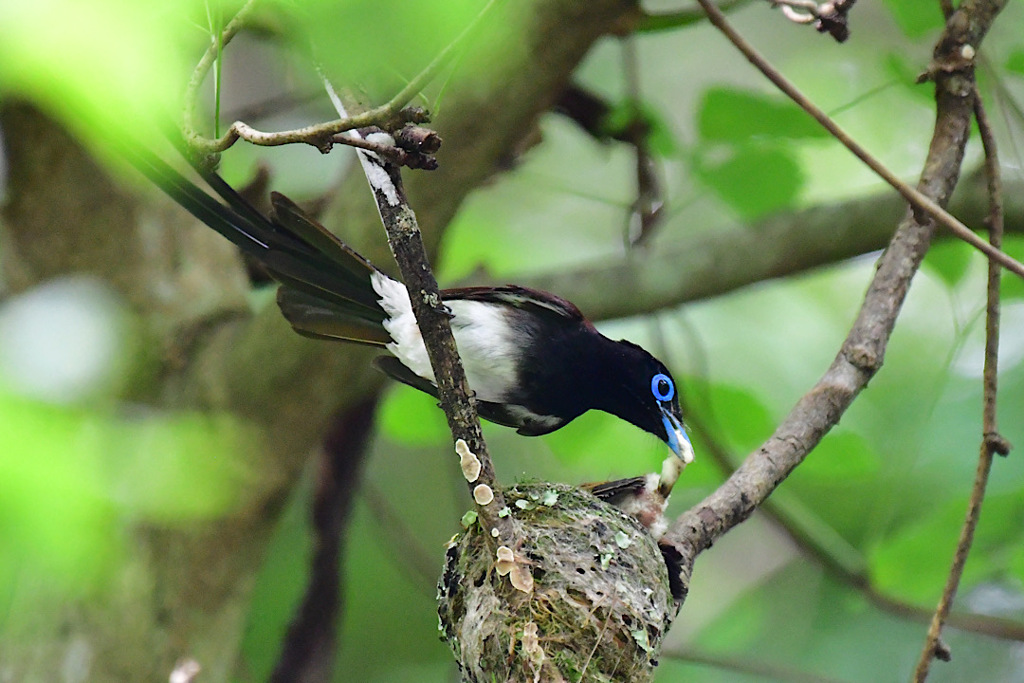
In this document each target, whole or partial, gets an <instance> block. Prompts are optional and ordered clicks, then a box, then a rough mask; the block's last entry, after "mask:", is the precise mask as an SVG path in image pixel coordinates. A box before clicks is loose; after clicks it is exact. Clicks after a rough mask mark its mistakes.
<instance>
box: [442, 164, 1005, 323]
mask: <svg viewBox="0 0 1024 683" xmlns="http://www.w3.org/2000/svg"><path fill="white" fill-rule="evenodd" d="M1004 199H1005V202H1006V230H1007V232H1015V233H1024V184H1021V183H1019V182H1013V183H1007V187H1006V191H1005V192H1004ZM985 201H986V200H985V191H984V183H983V182H974V179H973V178H971V179H969V180H968V182H964V183H961V184H960V187H958V188H957V192H956V194H955V195H954V196H953V199H952V201H951V202H950V206H951V208H952V209H953V210H954V212H955V213H956V214H957V215H959V216H963V217H964V219H965V220H966V222H967V223H972V224H973V223H976V224H979V225H980V224H981V223H982V222H983V221H984V220H985V214H986V208H985ZM905 209H906V203H905V202H904V201H903V199H902V198H901V197H900V196H898V195H896V194H895V193H892V192H883V193H879V194H875V195H871V196H868V197H863V198H858V199H852V200H848V201H843V202H838V203H835V204H828V205H822V206H816V207H812V208H809V209H804V210H802V211H796V212H787V213H780V214H777V215H774V216H769V217H767V218H764V219H761V220H759V221H757V222H756V223H753V224H748V225H742V226H737V227H735V228H730V229H716V230H712V231H709V232H707V233H701V234H697V235H694V234H687V235H683V236H681V237H680V238H679V239H677V240H673V241H672V243H671V244H661V245H659V246H658V248H657V249H656V250H648V251H644V250H634V251H632V252H630V253H629V254H627V256H626V257H619V258H615V259H605V260H595V261H594V262H592V263H585V264H582V265H579V266H576V267H574V268H564V269H560V270H558V269H556V270H551V271H547V272H543V273H524V274H522V275H518V276H509V277H508V281H510V282H517V283H519V284H522V285H526V286H528V287H533V288H535V289H540V290H544V291H548V292H557V293H558V294H559V296H563V297H565V298H566V299H568V300H570V301H572V302H573V303H575V304H576V305H577V306H579V307H580V310H582V311H584V312H585V313H586V315H587V318H589V319H590V320H607V319H610V318H621V317H626V316H631V315H641V314H644V313H653V312H655V311H660V310H663V309H665V308H670V307H673V306H678V305H679V304H683V303H686V302H689V301H696V300H699V299H705V298H709V297H713V296H719V295H722V294H727V293H729V292H731V291H734V290H736V289H739V288H740V287H744V286H747V285H750V284H754V283H757V282H763V281H765V280H768V279H771V278H776V277H786V276H789V275H796V274H799V273H803V272H806V271H808V270H811V269H813V268H819V267H822V266H828V265H834V264H836V263H839V262H841V261H844V260H846V259H850V258H854V257H856V256H861V255H863V254H867V253H870V252H873V251H879V250H881V249H884V248H885V245H886V244H887V243H888V242H889V240H890V239H892V233H893V227H892V226H893V224H895V223H896V222H897V221H899V219H900V216H901V215H902V212H903V211H904V210H905ZM942 237H943V235H942V234H940V235H936V238H937V239H939V238H942ZM505 281H506V279H505V277H504V276H502V278H501V280H500V281H499V280H498V279H497V278H494V277H488V276H486V275H485V274H484V273H480V274H477V275H474V276H473V277H471V278H468V279H467V280H465V281H464V282H460V284H472V285H481V284H501V283H502V282H505Z"/></svg>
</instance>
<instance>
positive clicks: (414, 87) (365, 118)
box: [183, 0, 497, 155]
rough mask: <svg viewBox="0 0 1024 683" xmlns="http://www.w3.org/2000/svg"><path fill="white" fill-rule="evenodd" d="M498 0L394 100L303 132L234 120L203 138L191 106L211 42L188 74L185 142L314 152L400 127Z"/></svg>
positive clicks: (234, 28) (210, 147)
mask: <svg viewBox="0 0 1024 683" xmlns="http://www.w3.org/2000/svg"><path fill="white" fill-rule="evenodd" d="M254 1H255V0H249V1H248V2H247V3H246V4H245V5H244V6H243V7H242V9H241V10H239V12H238V14H236V15H235V17H234V18H233V19H232V20H231V22H230V23H228V25H227V26H226V27H225V29H224V31H223V33H222V34H221V39H220V43H221V44H222V46H224V45H227V44H228V42H230V41H231V39H232V38H234V36H235V34H236V33H237V32H238V30H239V29H240V28H241V27H242V26H244V23H245V20H246V18H247V15H248V13H249V10H250V9H251V7H252V4H253V2H254ZM496 2H497V0H490V2H488V3H487V4H486V5H485V6H484V7H483V9H481V10H480V12H478V13H477V15H476V16H475V17H474V18H473V20H472V21H471V22H469V25H468V26H466V28H464V29H463V30H462V32H461V33H460V34H459V35H458V36H456V38H455V40H453V41H452V42H450V43H448V45H446V46H445V48H444V49H443V50H441V52H440V53H438V55H437V56H436V57H434V59H433V60H432V61H431V62H430V64H428V65H427V66H426V68H424V69H423V70H422V71H420V73H419V74H417V75H416V77H415V78H413V79H412V80H411V81H409V83H408V84H407V85H406V86H405V87H404V88H402V89H401V90H400V91H399V92H398V94H396V95H395V96H394V97H392V98H391V99H390V100H389V101H388V102H386V103H385V104H383V105H381V106H379V107H375V108H373V109H370V110H367V111H365V112H363V113H361V114H357V115H355V116H346V117H342V118H340V119H336V120H334V121H327V122H324V123H318V124H315V125H312V126H305V127H303V128H296V129H293V130H285V131H277V132H267V131H261V130H257V129H256V128H253V127H252V126H250V125H249V124H247V123H245V122H244V121H235V122H234V123H232V124H231V126H230V127H229V128H228V130H227V131H225V133H224V135H222V136H220V137H219V138H216V139H210V138H207V137H205V136H203V135H201V134H200V133H199V132H198V130H199V128H198V126H197V125H196V122H195V104H196V97H197V92H198V89H199V86H200V85H201V84H202V82H203V79H204V78H205V77H206V73H207V72H208V71H209V68H210V63H212V61H213V59H214V58H215V56H216V50H215V44H216V42H217V41H213V44H211V47H210V48H208V49H207V51H206V54H204V55H203V58H202V59H201V60H200V62H199V64H198V65H197V66H196V69H195V71H194V72H193V74H192V78H191V80H190V81H189V85H188V90H187V91H186V98H185V102H186V106H185V123H184V131H183V134H184V137H185V140H186V142H188V144H189V145H190V146H191V147H192V148H193V149H195V150H196V151H197V152H199V153H201V154H205V155H209V154H217V153H219V152H223V151H224V150H226V149H227V148H228V147H231V145H233V144H235V142H237V141H238V140H239V139H243V140H245V141H246V142H249V143H252V144H254V145H260V146H266V147H275V146H279V145H290V144H296V143H304V144H309V145H313V146H314V147H316V148H317V149H323V145H324V141H325V140H327V139H329V138H330V137H331V136H332V135H336V134H338V133H343V132H345V131H350V130H355V129H357V128H368V127H370V126H378V127H380V128H383V129H385V130H394V129H395V128H398V127H399V126H401V125H402V124H404V123H407V122H409V121H410V120H413V119H410V118H409V116H407V115H404V114H403V109H402V108H403V107H405V105H406V104H408V102H409V101H410V100H412V98H413V97H415V96H416V94H417V93H419V92H420V90H422V89H423V87H424V86H425V85H426V84H427V83H428V82H429V81H430V80H431V79H432V78H433V77H434V76H435V75H437V72H438V71H439V70H440V69H441V68H442V67H444V65H445V64H447V63H448V61H449V60H450V59H451V58H452V56H453V55H454V54H455V50H456V49H457V48H458V47H459V46H460V45H461V44H462V43H463V42H464V41H465V40H466V38H467V36H469V35H470V34H471V33H472V32H473V31H474V30H475V29H476V27H477V26H479V25H480V22H481V21H482V19H483V18H484V17H485V16H486V15H487V13H488V11H489V10H490V9H491V7H493V6H494V4H495V3H496ZM413 122H415V123H423V120H422V119H420V120H414V121H413Z"/></svg>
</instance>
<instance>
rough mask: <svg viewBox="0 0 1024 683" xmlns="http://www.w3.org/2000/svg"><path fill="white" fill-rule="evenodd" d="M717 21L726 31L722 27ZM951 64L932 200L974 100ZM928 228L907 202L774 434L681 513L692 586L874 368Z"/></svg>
mask: <svg viewBox="0 0 1024 683" xmlns="http://www.w3.org/2000/svg"><path fill="white" fill-rule="evenodd" d="M700 2H701V4H702V6H704V8H705V10H706V11H708V13H709V14H711V15H712V16H714V17H715V23H716V26H719V27H725V29H727V30H728V31H731V27H728V25H727V23H726V20H725V18H724V17H722V16H721V14H720V13H717V11H716V10H715V9H714V7H712V6H711V5H710V4H709V3H708V2H707V0H700ZM1003 4H1004V3H1003V2H1002V1H1000V0H967V1H966V2H964V3H963V4H962V5H961V7H960V9H959V10H958V11H957V13H956V15H954V17H959V20H956V21H954V20H951V21H950V22H949V24H948V25H947V29H946V32H945V33H944V34H943V37H942V39H941V40H940V42H939V44H938V45H939V47H937V48H936V62H941V61H942V60H943V59H944V58H945V57H946V55H945V53H944V52H943V50H959V49H960V46H961V45H964V44H971V45H973V46H975V48H977V46H978V45H980V43H981V40H982V38H983V37H984V35H985V33H986V32H987V30H988V28H989V27H990V26H991V22H992V21H993V20H994V18H995V16H996V14H997V13H998V11H999V10H1000V9H1001V8H1002V6H1003ZM725 29H723V30H725ZM956 64H958V67H957V68H951V69H950V70H948V71H947V70H942V71H938V72H936V77H935V90H936V105H937V107H936V109H937V115H936V124H935V131H934V135H933V137H932V143H931V146H930V148H929V153H928V158H927V160H926V162H925V166H924V171H923V173H922V176H921V179H920V181H919V183H918V190H919V192H920V193H922V194H924V195H925V196H927V197H928V198H929V202H933V201H934V202H937V203H938V204H939V205H942V204H944V203H946V201H947V200H948V198H949V196H950V194H951V193H952V190H953V188H954V187H955V185H956V181H957V179H958V177H959V172H960V165H961V163H962V161H963V153H964V147H965V145H966V142H967V139H968V137H969V133H970V122H971V114H972V112H973V106H974V90H973V88H967V89H964V88H963V83H964V81H965V79H966V80H967V82H970V79H971V78H972V77H973V66H972V63H970V62H963V61H960V62H956ZM933 234H934V223H932V222H931V221H930V220H925V221H923V222H922V221H921V220H919V219H918V218H917V216H916V215H915V214H914V212H912V211H908V213H907V216H906V217H905V218H904V220H903V222H902V223H901V224H900V226H899V228H898V229H897V231H896V234H895V236H894V237H893V239H892V241H891V242H890V244H889V247H888V249H886V251H885V253H884V254H883V255H882V257H881V258H880V259H879V262H878V270H877V272H876V274H875V277H874V279H873V280H872V282H871V285H870V286H869V288H868V292H867V294H866V296H865V298H864V303H863V305H862V307H861V310H860V312H859V314H858V316H857V319H856V321H855V322H854V324H853V327H852V329H851V330H850V333H849V334H848V336H847V338H846V341H845V342H844V343H843V345H842V348H841V349H840V351H839V353H838V355H837V356H836V359H835V360H834V361H833V363H832V366H831V367H830V368H829V369H828V371H827V372H826V373H825V375H824V376H823V377H822V379H821V380H819V381H818V383H817V384H816V385H815V386H814V387H813V388H812V389H811V390H810V391H809V392H808V393H807V394H805V395H804V396H803V397H802V398H801V399H800V401H799V402H798V403H797V405H796V406H795V407H794V408H793V410H792V411H791V412H790V414H789V415H788V416H787V418H786V419H785V420H784V421H783V422H782V424H780V425H779V427H778V428H777V429H776V431H775V433H774V434H773V435H772V436H771V437H770V438H769V439H768V441H767V442H765V443H764V444H763V445H762V446H761V447H760V448H759V449H758V450H757V451H755V452H754V453H753V454H751V455H750V456H749V457H748V458H747V460H746V461H745V462H744V463H743V464H742V465H741V466H740V467H739V468H738V469H737V470H736V472H735V473H734V474H733V475H732V476H731V477H729V479H728V480H726V482H725V483H724V484H722V486H720V487H719V488H718V489H717V490H716V491H715V492H714V493H712V494H711V495H710V496H708V497H707V498H705V499H704V500H703V501H702V502H701V503H699V504H698V505H697V506H695V507H693V508H691V509H690V510H689V511H687V512H685V513H683V514H682V515H681V516H680V517H679V518H677V519H676V521H675V522H674V523H673V525H672V527H671V528H670V529H669V531H668V533H667V534H666V536H665V538H663V539H662V543H669V544H671V545H672V546H673V547H674V548H675V549H676V551H677V552H678V553H679V554H680V556H681V558H682V563H681V569H680V574H679V578H680V581H681V583H682V584H683V585H684V586H688V585H689V578H690V575H691V573H692V570H693V562H694V560H695V559H696V557H697V556H698V555H699V554H700V553H701V552H703V551H704V550H705V549H707V548H708V547H710V546H711V544H712V543H713V542H714V541H715V539H717V538H719V537H720V536H721V535H722V534H724V533H725V532H727V531H728V530H729V529H731V528H733V527H734V526H736V525H737V524H739V523H740V522H742V521H744V520H745V519H747V518H748V517H749V516H750V515H751V514H752V513H753V511H754V510H755V509H756V507H757V506H758V505H760V504H761V503H762V502H763V501H764V500H765V499H766V498H767V497H768V496H769V495H770V494H771V492H772V491H774V490H775V488H776V487H777V486H778V485H779V484H780V483H782V481H783V480H784V479H785V478H786V477H787V476H788V475H789V474H790V472H792V471H793V469H794V468H795V467H797V466H798V465H799V464H800V463H801V462H802V461H803V459H804V457H806V455H807V453H809V452H810V450H811V449H812V448H814V446H816V445H817V444H818V442H819V441H820V440H821V439H822V437H824V435H825V434H826V433H827V432H828V431H829V430H830V429H831V428H832V427H833V426H834V425H835V424H836V423H837V422H838V421H839V418H840V417H841V416H842V414H843V412H845V410H846V409H847V408H848V407H849V406H850V404H851V403H852V402H853V400H854V398H856V396H857V395H858V394H859V393H860V392H861V390H863V388H864V387H865V385H866V384H867V382H868V380H869V379H870V378H871V377H872V376H873V375H874V374H875V373H876V372H877V371H878V369H879V368H880V367H881V365H882V362H883V358H884V355H885V349H886V346H887V344H888V340H889V336H890V335H891V333H892V329H893V327H894V325H895V322H896V317H897V315H898V314H899V310H900V307H901V306H902V304H903V300H904V299H905V297H906V294H907V291H908V289H909V286H910V281H911V279H912V278H913V276H914V274H915V273H916V272H917V270H918V268H919V267H920V264H921V261H922V260H923V259H924V255H925V253H926V252H927V249H928V246H929V244H930V242H931V239H932V236H933Z"/></svg>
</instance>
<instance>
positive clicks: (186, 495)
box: [0, 392, 254, 626]
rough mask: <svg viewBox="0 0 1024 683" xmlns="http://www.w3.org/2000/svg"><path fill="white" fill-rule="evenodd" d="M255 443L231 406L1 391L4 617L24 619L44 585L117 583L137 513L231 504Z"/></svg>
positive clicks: (47, 593) (155, 515) (202, 512)
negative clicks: (140, 403)
mask: <svg viewBox="0 0 1024 683" xmlns="http://www.w3.org/2000/svg"><path fill="white" fill-rule="evenodd" d="M253 444H254V439H253V438H252V435H248V434H246V431H245V430H244V429H241V428H240V427H239V425H238V424H236V423H235V421H234V420H232V419H230V418H227V417H219V416H216V415H200V414H179V415H175V414H164V413H147V412H145V411H142V410H141V409H137V410H134V411H132V410H126V411H124V412H118V411H111V410H104V409H99V408H94V407H61V406H55V405H51V404H47V403H43V402H39V401H35V400H30V399H25V398H21V397H19V396H17V395H12V394H10V393H6V392H0V585H2V586H3V587H4V590H2V591H0V626H2V625H3V624H4V622H8V623H7V626H11V625H12V624H16V623H17V621H18V620H19V618H20V616H22V615H23V610H26V609H29V610H30V609H32V608H33V603H34V601H35V599H36V598H37V597H38V598H39V599H44V598H46V599H49V598H52V597H53V596H56V595H64V596H66V597H71V596H83V595H90V594H92V595H100V596H102V595H105V594H106V592H107V591H110V590H113V589H114V588H115V584H113V583H111V581H110V577H111V576H112V575H114V574H116V573H117V572H118V569H117V566H118V564H119V563H120V562H122V561H124V560H125V555H124V554H125V553H126V552H127V549H128V546H126V542H127V541H128V538H127V537H126V535H125V534H126V532H127V531H128V529H129V528H130V525H132V524H139V523H154V524H160V525H162V526H179V525H182V526H183V525H188V524H190V523H194V522H195V521H197V520H204V519H212V518H218V517H222V516H223V515H225V514H227V513H229V512H230V511H231V510H232V509H233V508H234V507H235V505H236V504H237V502H238V501H239V499H240V492H241V490H242V487H243V486H244V484H245V483H246V481H247V480H248V478H249V475H248V473H247V470H246V467H247V465H246V464H245V462H244V461H243V460H242V459H241V457H240V456H241V454H242V453H245V452H247V450H249V449H251V448H252V447H253ZM39 585H42V586H45V590H43V591H42V592H41V593H40V594H38V595H35V591H36V590H37V589H38V586H39ZM23 589H24V590H23ZM26 591H27V592H26ZM6 601H11V602H12V603H17V604H18V606H19V611H18V613H14V612H10V613H8V612H6V608H7V607H9V605H4V604H3V603H4V602H6Z"/></svg>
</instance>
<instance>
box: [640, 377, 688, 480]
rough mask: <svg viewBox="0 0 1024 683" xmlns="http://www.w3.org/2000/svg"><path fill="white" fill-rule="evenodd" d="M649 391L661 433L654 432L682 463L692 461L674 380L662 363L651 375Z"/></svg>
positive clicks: (686, 463)
mask: <svg viewBox="0 0 1024 683" xmlns="http://www.w3.org/2000/svg"><path fill="white" fill-rule="evenodd" d="M658 365H661V363H658ZM650 392H651V395H650V398H651V399H653V400H654V404H653V405H655V406H656V407H657V415H656V417H657V418H658V419H659V421H660V422H661V428H662V431H661V433H658V432H655V433H656V434H658V436H660V437H661V438H662V439H663V440H664V441H665V443H667V444H668V447H669V448H671V449H672V452H673V453H675V454H676V455H677V456H679V459H680V460H682V461H683V464H684V465H689V464H690V463H691V462H693V446H691V445H690V437H689V436H688V435H687V433H686V430H685V429H684V428H683V414H682V412H681V411H680V410H679V396H678V394H677V393H676V383H675V380H673V379H672V376H671V375H670V374H668V370H667V369H665V366H663V365H662V366H661V368H660V370H659V372H655V373H654V374H652V375H651V379H650Z"/></svg>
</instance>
